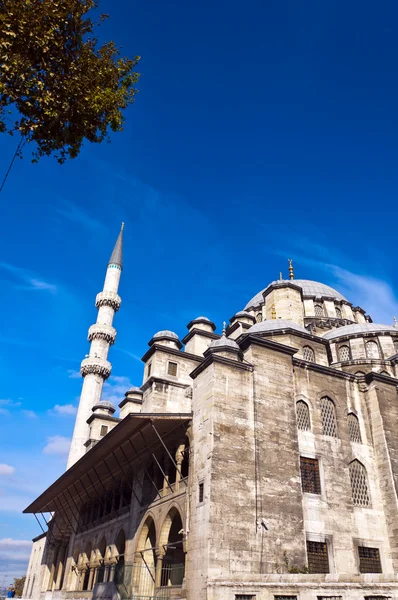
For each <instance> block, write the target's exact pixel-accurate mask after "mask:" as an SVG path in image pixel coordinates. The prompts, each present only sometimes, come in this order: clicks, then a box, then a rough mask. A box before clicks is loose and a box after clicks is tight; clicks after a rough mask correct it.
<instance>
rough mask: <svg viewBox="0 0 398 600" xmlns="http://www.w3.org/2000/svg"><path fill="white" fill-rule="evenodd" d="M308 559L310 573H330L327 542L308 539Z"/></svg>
mask: <svg viewBox="0 0 398 600" xmlns="http://www.w3.org/2000/svg"><path fill="white" fill-rule="evenodd" d="M307 560H308V570H309V572H310V573H329V558H328V548H327V544H326V542H309V541H307Z"/></svg>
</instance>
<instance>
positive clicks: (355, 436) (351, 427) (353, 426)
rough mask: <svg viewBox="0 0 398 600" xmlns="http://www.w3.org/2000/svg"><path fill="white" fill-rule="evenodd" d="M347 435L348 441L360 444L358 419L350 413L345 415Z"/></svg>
mask: <svg viewBox="0 0 398 600" xmlns="http://www.w3.org/2000/svg"><path fill="white" fill-rule="evenodd" d="M347 423H348V433H349V434H350V441H351V442H356V443H357V444H362V437H361V429H360V427H359V420H358V417H357V416H356V415H355V414H354V413H353V412H350V413H348V415H347Z"/></svg>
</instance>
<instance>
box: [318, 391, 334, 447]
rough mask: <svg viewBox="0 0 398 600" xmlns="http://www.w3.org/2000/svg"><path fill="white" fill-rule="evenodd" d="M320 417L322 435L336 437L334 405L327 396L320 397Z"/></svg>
mask: <svg viewBox="0 0 398 600" xmlns="http://www.w3.org/2000/svg"><path fill="white" fill-rule="evenodd" d="M321 417H322V428H323V435H328V436H330V437H337V421H336V407H335V405H334V402H333V400H332V399H331V398H329V396H323V397H322V398H321Z"/></svg>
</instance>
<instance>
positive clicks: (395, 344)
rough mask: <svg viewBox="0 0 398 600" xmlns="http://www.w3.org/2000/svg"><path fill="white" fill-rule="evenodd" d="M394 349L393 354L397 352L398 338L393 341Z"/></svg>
mask: <svg viewBox="0 0 398 600" xmlns="http://www.w3.org/2000/svg"><path fill="white" fill-rule="evenodd" d="M394 350H395V354H398V340H395V341H394Z"/></svg>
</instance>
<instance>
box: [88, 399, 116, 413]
mask: <svg viewBox="0 0 398 600" xmlns="http://www.w3.org/2000/svg"><path fill="white" fill-rule="evenodd" d="M96 408H104V409H105V410H111V411H113V412H115V410H116V408H115V407H114V406H113V404H112V402H110V401H109V400H100V401H99V402H97V404H95V405H94V406H93V408H92V410H93V411H94V410H95V409H96Z"/></svg>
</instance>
